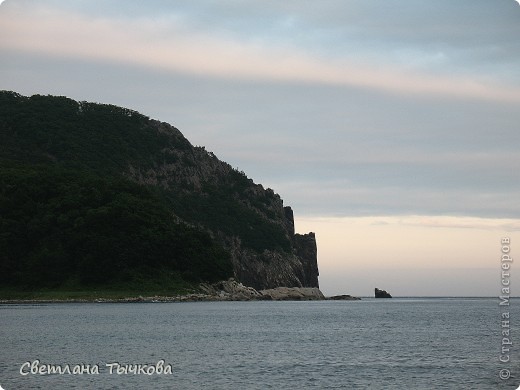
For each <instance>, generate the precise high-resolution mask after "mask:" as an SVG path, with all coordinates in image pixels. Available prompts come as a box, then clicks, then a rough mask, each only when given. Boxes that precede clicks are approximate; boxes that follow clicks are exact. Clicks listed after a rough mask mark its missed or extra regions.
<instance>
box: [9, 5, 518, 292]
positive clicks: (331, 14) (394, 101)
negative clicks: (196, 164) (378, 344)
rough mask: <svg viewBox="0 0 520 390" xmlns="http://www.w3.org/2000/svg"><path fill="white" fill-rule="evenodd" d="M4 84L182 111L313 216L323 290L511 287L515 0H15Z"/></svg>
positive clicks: (226, 157)
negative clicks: (506, 257) (504, 270)
mask: <svg viewBox="0 0 520 390" xmlns="http://www.w3.org/2000/svg"><path fill="white" fill-rule="evenodd" d="M0 89H3V90H13V91H16V92H18V93H21V94H23V95H32V94H43V95H47V94H51V95H61V96H68V97H71V98H73V99H76V100H81V101H93V102H100V103H110V104H116V105H120V106H124V107H128V108H131V109H134V110H137V111H139V112H141V113H143V114H145V115H148V116H150V117H152V118H154V119H159V120H161V121H165V122H168V123H170V124H172V125H174V126H175V127H177V128H178V129H179V130H181V132H182V133H183V134H184V135H185V136H186V137H187V138H188V139H189V140H190V141H191V142H192V144H194V145H201V146H202V145H203V146H205V147H206V149H207V150H210V151H212V152H214V153H215V154H216V155H217V156H218V157H219V158H220V159H221V160H223V161H226V162H228V163H230V164H231V165H232V166H233V167H235V168H238V169H239V170H242V171H244V172H245V173H246V174H247V175H248V176H249V177H250V178H252V179H253V180H254V181H255V182H257V183H261V184H262V185H264V187H269V188H272V189H274V191H275V192H277V193H278V194H280V196H281V197H282V199H283V200H284V204H285V205H290V206H291V207H292V208H293V210H294V213H295V225H296V230H297V231H298V232H300V233H306V232H309V231H313V232H315V233H316V237H317V244H318V265H319V269H320V278H319V282H320V288H321V290H322V291H323V292H324V293H325V295H334V294H352V295H357V296H371V295H373V290H374V288H375V287H378V288H382V289H385V290H388V291H389V292H390V293H392V294H393V295H394V296H499V295H501V294H502V291H501V281H502V277H501V268H500V267H501V255H502V254H503V253H502V244H501V240H502V238H505V237H507V238H509V239H510V254H511V256H512V257H513V259H514V258H515V255H516V254H518V253H520V202H519V199H520V153H519V151H520V131H519V130H520V126H519V124H520V109H519V105H520V5H519V4H518V3H517V2H516V1H515V0H493V1H489V0H458V1H453V0H436V1H425V0H385V1H382V0H324V1H319V2H318V1H310V0H299V1H276V0H262V1H260V0H250V1H238V0H219V1H210V0H197V1H193V0H185V1H183V0H178V1H166V0H149V1H146V2H143V1H137V0H75V1H70V0H5V1H3V2H2V3H1V4H0ZM518 262H520V257H519V258H518ZM508 278H510V279H511V291H510V293H511V294H512V295H515V296H517V295H520V265H519V266H518V268H516V263H515V262H514V261H513V266H512V268H511V270H510V276H508Z"/></svg>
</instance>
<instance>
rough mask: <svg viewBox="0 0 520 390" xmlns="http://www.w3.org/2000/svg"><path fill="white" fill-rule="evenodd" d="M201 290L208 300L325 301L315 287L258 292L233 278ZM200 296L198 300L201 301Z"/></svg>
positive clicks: (206, 285)
mask: <svg viewBox="0 0 520 390" xmlns="http://www.w3.org/2000/svg"><path fill="white" fill-rule="evenodd" d="M200 289H201V290H202V291H203V293H204V294H205V295H206V297H207V300H223V301H255V300H269V301H315V300H324V299H325V297H324V295H323V293H322V292H321V291H320V289H318V288H315V287H276V288H271V289H265V290H260V291H257V290H255V289H254V288H252V287H248V286H244V285H243V284H242V283H240V282H237V281H236V280H234V279H233V278H231V279H229V280H226V281H221V282H218V283H213V284H208V283H202V284H201V285H200ZM201 299H202V297H201V296H200V294H198V295H197V300H201Z"/></svg>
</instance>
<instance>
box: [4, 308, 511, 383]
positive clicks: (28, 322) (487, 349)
mask: <svg viewBox="0 0 520 390" xmlns="http://www.w3.org/2000/svg"><path fill="white" fill-rule="evenodd" d="M519 308H520V301H517V300H512V301H511V305H510V306H509V307H507V308H506V307H501V306H499V301H498V299H490V298H482V299H476V298H475V299H462V298H451V299H449V298H425V299H418V298H401V299H399V298H394V299H390V300H376V299H363V300H362V301H357V302H352V301H317V302H193V303H126V304H123V303H120V304H110V303H84V304H72V303H70V304H66V303H61V304H42V305H30V304H27V305H0V385H1V386H2V387H3V389H5V390H11V389H497V388H498V389H499V388H513V389H516V388H517V387H518V385H519V384H520V331H519V329H518V326H517V324H518V323H519V320H520V310H519ZM504 311H507V312H509V315H510V321H511V322H510V328H509V330H510V333H511V334H510V339H512V340H513V346H511V348H510V350H509V351H507V353H506V354H505V355H504V356H508V357H509V359H510V361H509V362H506V363H503V362H500V360H499V357H500V356H501V348H502V341H503V340H502V334H501V331H502V329H503V328H502V324H501V321H502V318H501V315H502V314H501V313H502V312H504ZM516 341H518V344H515V342H516ZM503 359H506V358H505V357H504V358H503ZM161 360H163V361H164V365H163V368H164V367H166V366H168V367H169V369H171V374H165V373H164V371H165V370H164V369H163V373H160V374H158V373H157V372H153V373H152V369H151V368H150V367H154V369H153V370H155V368H156V367H157V364H158V362H160V361H161ZM35 362H36V363H35ZM38 362H39V363H38ZM31 365H32V366H33V367H37V368H38V369H41V367H42V366H43V371H42V372H43V375H40V374H38V373H31V368H30V367H31ZM47 365H51V366H52V367H55V368H56V369H57V367H60V368H61V369H63V370H65V367H66V366H67V365H68V367H69V369H70V371H71V373H70V374H69V373H67V372H65V373H63V374H58V373H53V374H47V373H45V372H46V371H45V370H48V368H46V367H47ZM132 365H134V366H132ZM159 365H160V364H159ZM94 366H96V367H98V371H99V374H95V373H93V372H95V369H94ZM74 367H76V369H77V370H79V369H80V368H83V371H84V372H83V374H74V373H73V371H74V369H75V368H74ZM132 367H134V368H135V371H136V372H137V374H133V373H131V372H132V369H133V368H132ZM110 368H112V373H110ZM118 368H119V373H118ZM139 369H141V370H139ZM146 370H148V371H146ZM501 370H502V371H501ZM505 370H508V371H505ZM36 371H37V370H36V368H35V369H34V372H36ZM145 372H148V373H152V374H151V375H148V374H145ZM501 372H502V375H503V376H507V375H506V374H507V372H510V374H511V376H510V378H509V379H500V377H499V374H500V373H501ZM22 374H25V375H22Z"/></svg>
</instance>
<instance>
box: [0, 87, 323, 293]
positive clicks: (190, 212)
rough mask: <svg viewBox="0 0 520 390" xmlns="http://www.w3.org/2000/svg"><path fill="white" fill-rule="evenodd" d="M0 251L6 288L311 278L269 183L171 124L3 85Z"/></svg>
mask: <svg viewBox="0 0 520 390" xmlns="http://www.w3.org/2000/svg"><path fill="white" fill-rule="evenodd" d="M313 245H314V246H313ZM0 248H1V250H0V283H1V284H2V285H3V286H10V287H12V288H23V289H27V288H79V287H82V288H84V287H89V286H90V287H92V286H94V287H99V286H115V285H122V286H134V287H135V288H138V286H148V287H149V288H151V289H153V288H164V287H165V286H166V287H168V286H176V285H182V284H184V283H187V284H189V283H197V282H199V281H217V280H222V279H226V278H228V277H230V276H235V277H236V278H238V279H239V280H241V281H243V282H244V283H245V284H249V285H252V286H253V287H257V288H259V287H276V286H280V285H288V286H304V285H305V286H312V287H316V286H317V264H312V262H313V261H314V263H315V252H316V251H315V242H314V235H303V236H300V235H295V234H294V227H293V221H292V211H291V210H290V208H287V207H286V208H284V207H283V202H282V200H281V199H280V197H279V196H278V195H277V194H275V193H274V192H273V191H272V190H270V189H267V190H265V189H264V188H263V187H262V186H261V185H258V184H255V183H253V181H252V180H251V179H249V178H248V177H247V176H246V175H245V174H244V173H243V172H239V171H237V170H236V169H233V168H232V167H231V166H230V165H229V164H227V163H224V162H222V161H220V160H218V158H217V157H216V156H214V155H213V154H212V153H210V152H207V151H206V150H205V149H204V148H203V147H194V146H192V145H191V144H190V142H189V141H188V140H187V139H186V138H185V137H184V136H183V135H182V134H181V133H180V131H179V130H177V129H175V128H174V127H172V126H170V125H168V124H166V123H162V122H158V121H155V120H151V119H149V118H148V117H146V116H144V115H142V114H140V113H138V112H135V111H132V110H129V109H126V108H121V107H116V106H113V105H106V104H96V103H87V102H76V101H74V100H71V99H68V98H66V97H55V96H40V95H35V96H31V97H24V96H21V95H19V94H17V93H14V92H9V91H2V92H0ZM309 251H310V252H309ZM309 253H310V255H309ZM313 253H314V255H313ZM309 256H310V257H312V256H314V260H312V259H311V260H310V263H309V261H308V259H304V257H305V258H308V257H309ZM134 287H132V288H134Z"/></svg>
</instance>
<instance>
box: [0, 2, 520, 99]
mask: <svg viewBox="0 0 520 390" xmlns="http://www.w3.org/2000/svg"><path fill="white" fill-rule="evenodd" d="M0 48H1V49H4V50H5V49H8V50H17V51H26V52H33V53H40V54H43V55H52V56H61V57H64V58H81V59H84V60H90V61H108V62H116V63H122V64H132V65H137V66H146V67H151V68H154V69H157V70H166V71H172V72H182V73H188V74H195V75H204V76H210V77H222V78H229V79H235V80H240V79H242V80H259V81H261V80H265V81H276V82H285V83H302V82H303V83H314V84H324V85H335V86H344V87H354V88H368V89H373V90H378V91H384V92H390V93H394V94H411V95H419V96H420V95H424V96H444V97H449V98H457V99H479V100H492V101H497V100H498V101H503V102H508V103H519V102H520V89H518V88H513V87H508V86H504V85H496V84H486V83H484V82H482V81H479V80H476V79H472V78H469V77H466V78H465V77H449V76H440V75H432V74H427V73H413V72H410V71H409V70H405V69H400V68H398V67H396V66H395V65H390V64H385V63H382V64H380V65H377V66H374V65H371V64H367V63H362V62H360V61H359V60H354V59H353V58H348V57H343V58H336V59H333V60H332V59H330V58H325V57H319V56H316V55H311V54H309V53H308V52H307V51H305V50H302V49H300V48H297V47H293V46H290V45H289V46H288V45H286V44H282V45H277V44H273V43H266V42H261V41H260V42H254V41H253V42H251V41H248V42H244V41H241V40H239V39H233V38H232V37H230V36H229V35H218V34H209V33H208V32H196V31H193V30H187V29H186V28H185V26H183V25H182V24H181V23H178V22H176V21H175V18H173V19H172V18H166V19H142V20H133V21H132V20H115V19H114V20H111V19H104V18H94V17H87V16H82V15H80V14H75V13H71V12H64V11H58V10H55V9H54V10H53V9H44V8H38V7H34V8H33V9H26V8H23V7H21V8H18V7H14V6H13V7H10V8H8V9H6V10H4V11H3V12H2V13H1V14H0Z"/></svg>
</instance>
